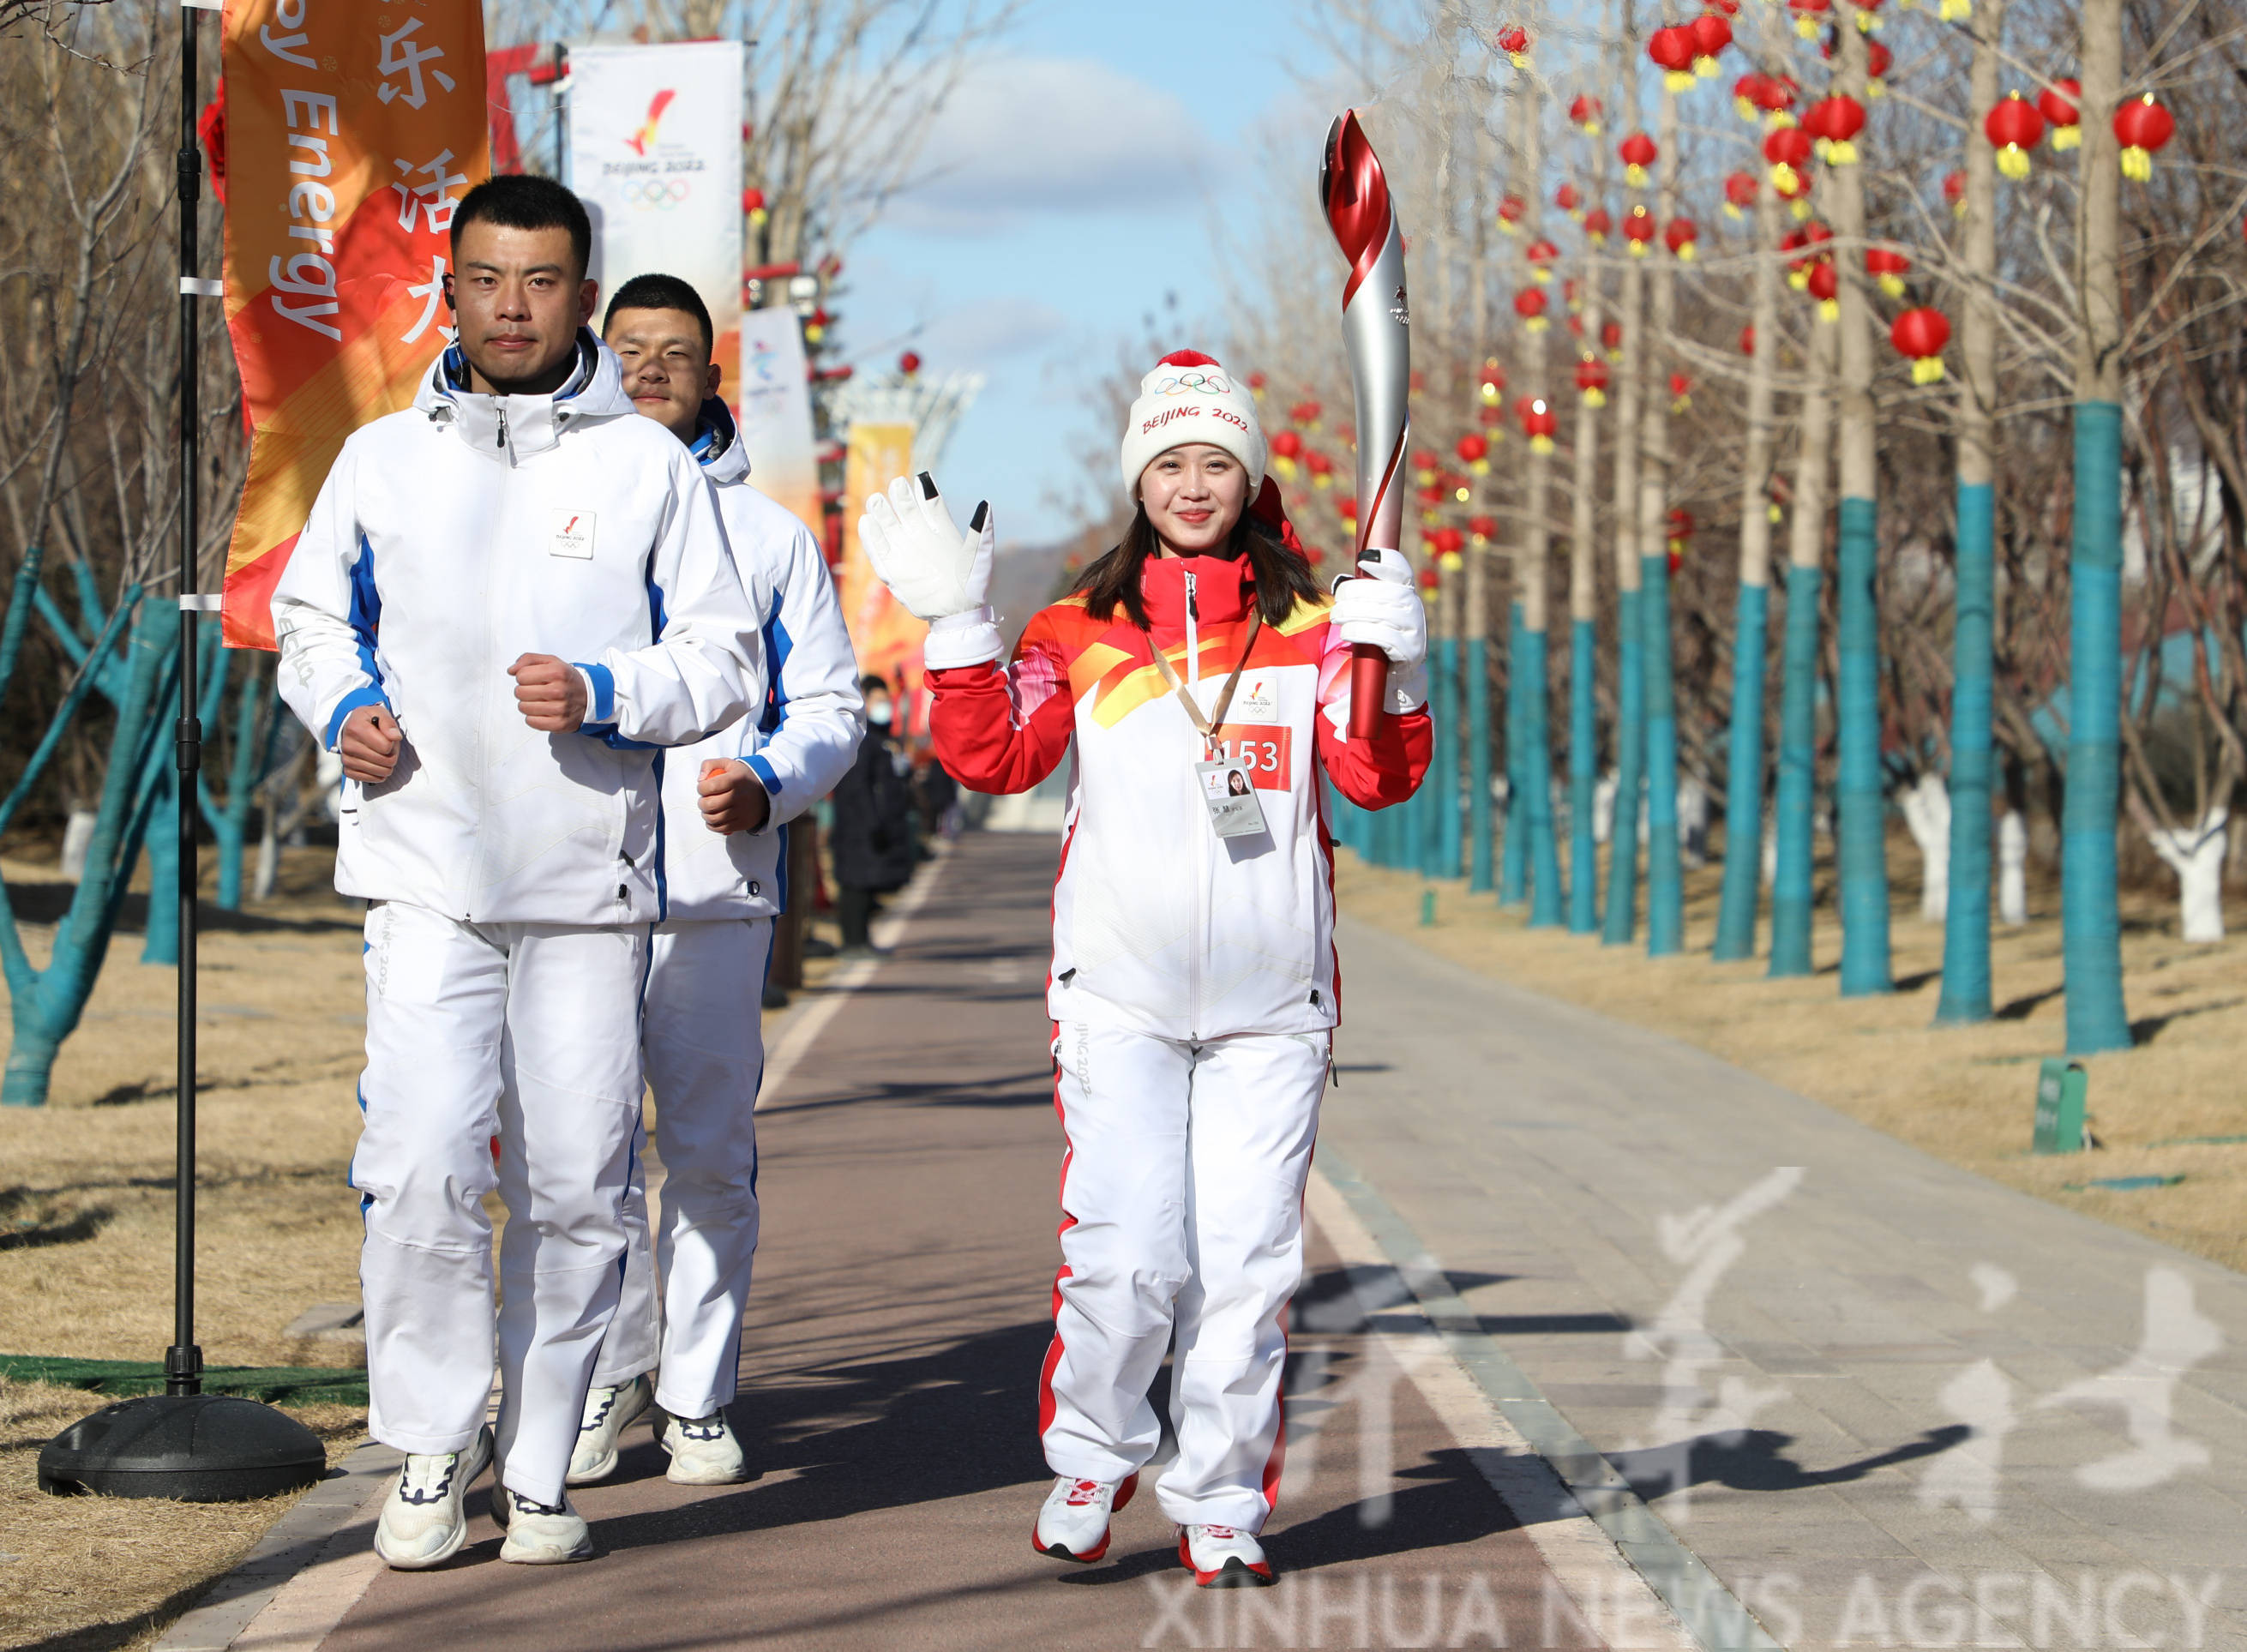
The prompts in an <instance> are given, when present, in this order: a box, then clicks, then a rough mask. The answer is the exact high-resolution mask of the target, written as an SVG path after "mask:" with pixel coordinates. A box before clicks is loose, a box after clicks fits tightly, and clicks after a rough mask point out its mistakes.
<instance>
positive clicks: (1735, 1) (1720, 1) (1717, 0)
mask: <svg viewBox="0 0 2247 1652" xmlns="http://www.w3.org/2000/svg"><path fill="white" fill-rule="evenodd" d="M1702 3H1703V4H1704V5H1706V6H1707V7H1708V8H1709V10H1711V11H1721V12H1723V13H1724V14H1725V16H1726V17H1738V16H1739V15H1740V0H1702Z"/></svg>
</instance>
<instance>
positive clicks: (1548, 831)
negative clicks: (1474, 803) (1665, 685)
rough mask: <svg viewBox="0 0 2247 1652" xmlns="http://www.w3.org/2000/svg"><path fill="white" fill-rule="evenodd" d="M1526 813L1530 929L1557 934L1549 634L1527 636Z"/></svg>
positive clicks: (1558, 904)
mask: <svg viewBox="0 0 2247 1652" xmlns="http://www.w3.org/2000/svg"><path fill="white" fill-rule="evenodd" d="M1521 672H1522V676H1523V678H1524V679H1525V680H1524V682H1523V683H1522V690H1523V698H1524V701H1525V703H1524V705H1523V707H1522V710H1521V722H1522V734H1523V739H1522V747H1523V750H1522V759H1521V767H1522V770H1523V778H1524V785H1523V788H1522V791H1523V813H1524V815H1525V816H1526V818H1527V820H1528V822H1529V927H1530V928H1532V929H1557V928H1559V927H1560V925H1561V918H1562V917H1563V912H1562V904H1561V856H1560V850H1559V847H1558V845H1557V844H1556V843H1554V837H1553V735H1552V727H1553V718H1552V707H1551V706H1550V705H1549V704H1548V703H1547V689H1546V683H1547V675H1546V654H1545V633H1544V632H1543V631H1531V630H1530V629H1529V628H1528V627H1527V626H1526V625H1524V626H1523V627H1522V631H1521Z"/></svg>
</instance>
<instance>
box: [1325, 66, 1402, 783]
mask: <svg viewBox="0 0 2247 1652" xmlns="http://www.w3.org/2000/svg"><path fill="white" fill-rule="evenodd" d="M1319 198H1320V200H1321V201H1322V204H1323V205H1324V206H1325V208H1326V213H1327V227H1328V229H1332V230H1333V231H1334V237H1335V242H1337V243H1338V244H1339V245H1340V246H1341V248H1342V256H1343V257H1345V258H1347V259H1349V279H1348V280H1347V281H1346V282H1344V283H1342V341H1343V343H1344V344H1345V345H1347V346H1348V347H1349V377H1350V383H1351V386H1353V388H1354V390H1355V392H1356V402H1357V549H1356V562H1357V565H1358V567H1359V568H1360V569H1361V570H1367V571H1370V569H1371V568H1373V567H1377V566H1378V565H1379V563H1380V553H1381V552H1383V551H1384V550H1387V551H1393V552H1395V553H1396V554H1397V556H1400V557H1401V556H1403V554H1404V545H1403V543H1402V541H1403V538H1404V442H1405V438H1406V436H1407V435H1408V434H1409V433H1410V427H1411V419H1410V414H1409V413H1408V412H1407V411H1406V407H1407V398H1408V396H1409V394H1410V391H1411V387H1412V332H1411V317H1410V311H1409V309H1408V307H1407V305H1406V304H1405V300H1404V232H1403V231H1402V230H1401V229H1398V228H1397V210H1396V208H1395V206H1394V205H1393V204H1392V203H1391V202H1390V197H1389V180H1388V179H1387V178H1385V177H1383V175H1382V171H1381V157H1380V156H1378V155H1376V154H1374V153H1373V145H1372V144H1371V143H1370V142H1369V141H1368V140H1367V139H1366V136H1365V128H1364V127H1363V126H1359V125H1358V124H1357V112H1356V110H1354V109H1352V110H1347V111H1345V112H1344V113H1343V114H1342V118H1341V119H1339V120H1336V121H1335V123H1334V125H1333V126H1331V127H1329V128H1328V132H1327V152H1326V160H1325V163H1324V164H1323V165H1322V167H1320V168H1319ZM1350 653H1351V656H1352V658H1351V660H1350V672H1349V737H1350V738H1351V739H1352V740H1370V739H1372V738H1373V736H1374V735H1375V734H1376V733H1377V732H1379V730H1380V727H1381V716H1382V706H1383V702H1384V701H1385V700H1387V699H1388V698H1389V657H1388V656H1387V655H1386V654H1384V653H1383V652H1381V650H1380V649H1378V648H1376V647H1374V646H1373V645H1370V644H1368V643H1359V644H1357V645H1356V646H1355V647H1353V648H1352V649H1351V651H1350Z"/></svg>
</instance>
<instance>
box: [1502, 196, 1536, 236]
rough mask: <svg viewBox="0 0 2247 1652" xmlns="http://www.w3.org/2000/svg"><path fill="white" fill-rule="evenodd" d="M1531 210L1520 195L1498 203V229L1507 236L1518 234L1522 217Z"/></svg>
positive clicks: (1503, 199) (1506, 198)
mask: <svg viewBox="0 0 2247 1652" xmlns="http://www.w3.org/2000/svg"><path fill="white" fill-rule="evenodd" d="M1528 210H1529V203H1528V202H1527V201H1524V200H1523V199H1522V198H1521V197H1520V195H1506V196H1505V197H1504V198H1502V199H1501V200H1500V201H1499V203H1498V227H1499V229H1503V230H1505V231H1506V234H1507V235H1509V236H1510V235H1513V234H1515V233H1517V231H1518V227H1519V225H1520V222H1521V215H1522V214H1523V213H1525V212H1526V211H1528Z"/></svg>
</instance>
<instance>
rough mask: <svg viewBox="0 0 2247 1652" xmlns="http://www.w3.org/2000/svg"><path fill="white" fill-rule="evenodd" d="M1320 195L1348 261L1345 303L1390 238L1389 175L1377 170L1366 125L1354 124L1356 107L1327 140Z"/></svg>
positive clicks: (1336, 239) (1343, 299) (1347, 303)
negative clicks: (1385, 175) (1386, 176)
mask: <svg viewBox="0 0 2247 1652" xmlns="http://www.w3.org/2000/svg"><path fill="white" fill-rule="evenodd" d="M1319 195H1320V197H1321V199H1322V200H1323V201H1324V202H1325V203H1326V209H1327V222H1328V225H1330V226H1331V227H1332V228H1333V229H1334V236H1335V242H1338V243H1339V244H1340V246H1341V247H1342V256H1345V257H1346V258H1348V259H1349V280H1348V281H1347V282H1345V283H1343V285H1342V304H1343V307H1344V308H1348V306H1349V301H1350V300H1351V299H1352V298H1355V297H1356V296H1357V290H1358V288H1359V287H1361V286H1363V284H1364V283H1365V277H1366V276H1367V275H1368V274H1369V273H1370V272H1371V270H1372V269H1373V261H1374V260H1375V259H1376V258H1378V257H1379V256H1381V249H1382V247H1383V244H1384V243H1385V242H1387V241H1388V239H1389V224H1390V205H1389V180H1388V179H1387V178H1385V177H1383V175H1382V171H1381V158H1380V157H1379V156H1378V155H1376V154H1374V153H1373V145H1372V144H1371V143H1370V142H1369V140H1367V138H1366V135H1365V128H1364V127H1363V126H1360V125H1358V124H1357V111H1356V110H1355V109H1352V110H1349V111H1348V112H1346V113H1344V114H1343V115H1342V119H1339V120H1337V121H1335V125H1334V131H1333V132H1332V133H1331V134H1329V135H1328V139H1327V158H1326V165H1325V166H1324V167H1322V168H1321V169H1320V174H1319Z"/></svg>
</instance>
